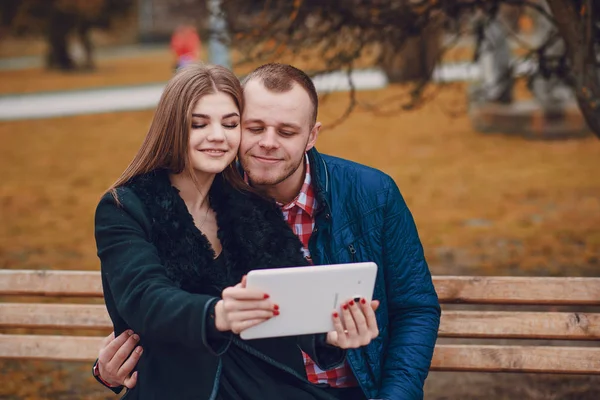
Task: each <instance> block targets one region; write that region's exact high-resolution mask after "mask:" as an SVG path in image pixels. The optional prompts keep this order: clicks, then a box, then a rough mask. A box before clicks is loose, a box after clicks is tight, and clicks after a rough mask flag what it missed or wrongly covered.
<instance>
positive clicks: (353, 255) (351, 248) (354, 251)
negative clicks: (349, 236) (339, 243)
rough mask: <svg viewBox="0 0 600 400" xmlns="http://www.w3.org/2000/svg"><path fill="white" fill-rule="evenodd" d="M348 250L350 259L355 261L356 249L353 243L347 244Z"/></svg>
mask: <svg viewBox="0 0 600 400" xmlns="http://www.w3.org/2000/svg"><path fill="white" fill-rule="evenodd" d="M348 250H349V251H350V259H351V260H352V262H356V249H355V248H354V245H353V244H352V243H350V245H349V246H348Z"/></svg>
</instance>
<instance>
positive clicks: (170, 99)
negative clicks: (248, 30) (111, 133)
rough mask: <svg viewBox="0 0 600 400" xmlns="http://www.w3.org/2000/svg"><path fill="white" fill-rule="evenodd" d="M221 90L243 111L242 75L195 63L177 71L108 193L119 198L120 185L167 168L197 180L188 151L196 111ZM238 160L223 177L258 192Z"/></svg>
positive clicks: (237, 187)
mask: <svg viewBox="0 0 600 400" xmlns="http://www.w3.org/2000/svg"><path fill="white" fill-rule="evenodd" d="M217 92H222V93H225V94H228V95H229V96H231V98H232V99H233V101H234V102H235V104H236V106H237V107H238V108H239V111H240V115H241V114H242V112H243V108H244V96H243V94H242V87H241V85H240V82H239V80H238V78H237V77H236V76H235V75H234V74H233V72H231V71H229V70H228V69H227V68H225V67H221V66H218V65H217V66H206V65H202V64H191V65H188V66H186V67H184V68H182V69H181V70H180V71H179V72H177V74H176V75H175V76H174V77H173V78H172V79H171V80H170V81H169V83H167V86H166V87H165V89H164V91H163V94H162V96H161V97H160V100H159V102H158V106H157V108H156V112H155V113H154V117H153V119H152V124H151V125H150V129H149V130H148V134H147V135H146V138H145V139H144V142H143V143H142V145H141V146H140V148H139V150H138V151H137V153H136V155H135V156H134V157H133V160H132V161H131V163H129V165H128V166H127V168H125V171H123V173H122V174H121V176H120V177H119V179H117V181H116V182H115V183H113V184H112V186H111V187H110V188H108V190H107V192H110V193H112V195H113V196H114V197H115V199H116V200H117V201H118V198H117V193H116V189H117V188H118V187H120V186H122V185H124V184H125V183H127V182H129V181H130V180H131V179H132V178H134V177H136V176H138V175H142V174H145V173H148V172H150V171H153V170H156V169H166V170H168V171H169V172H170V173H173V174H179V173H181V172H184V171H187V172H188V173H189V174H190V176H191V177H192V179H194V177H195V174H194V173H193V166H192V163H191V162H190V155H189V150H188V149H189V140H190V138H189V136H190V130H191V128H192V111H193V109H194V107H195V105H196V103H197V102H198V100H199V99H200V98H201V97H203V96H205V95H208V94H214V93H217ZM234 163H235V162H234ZM234 163H232V164H230V165H229V166H227V168H226V169H225V170H224V171H223V177H224V178H225V179H226V180H227V181H228V182H229V183H230V184H231V185H232V186H233V187H234V188H236V189H239V190H245V191H251V192H254V191H253V190H252V189H250V187H249V186H248V185H247V184H246V183H245V182H244V180H243V179H242V178H241V177H240V174H239V173H238V172H237V171H236V168H235V164H234Z"/></svg>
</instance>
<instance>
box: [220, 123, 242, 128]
mask: <svg viewBox="0 0 600 400" xmlns="http://www.w3.org/2000/svg"><path fill="white" fill-rule="evenodd" d="M238 125H239V124H223V127H224V128H226V129H235V128H237V127H238Z"/></svg>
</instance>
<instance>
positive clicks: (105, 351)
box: [98, 329, 133, 364]
mask: <svg viewBox="0 0 600 400" xmlns="http://www.w3.org/2000/svg"><path fill="white" fill-rule="evenodd" d="M131 335H133V331H132V330H131V329H129V330H126V331H125V332H123V333H121V334H120V335H119V336H117V337H116V338H115V339H114V340H112V341H111V342H110V343H108V345H107V346H105V347H104V348H102V349H100V353H99V355H98V360H100V361H101V362H102V364H108V363H109V362H110V360H112V358H113V357H114V356H115V353H116V352H117V351H118V350H119V349H120V348H121V346H123V343H125V342H126V341H127V339H129V337H130V336H131Z"/></svg>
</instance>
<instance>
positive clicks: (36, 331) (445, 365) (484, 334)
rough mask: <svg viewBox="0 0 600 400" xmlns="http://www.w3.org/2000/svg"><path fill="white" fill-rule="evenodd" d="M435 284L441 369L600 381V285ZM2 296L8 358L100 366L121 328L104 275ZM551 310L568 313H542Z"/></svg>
mask: <svg viewBox="0 0 600 400" xmlns="http://www.w3.org/2000/svg"><path fill="white" fill-rule="evenodd" d="M434 284H435V287H436V290H437V293H438V295H439V298H440V302H441V303H442V304H443V309H444V311H443V313H442V322H441V326H440V330H439V337H440V339H438V344H437V346H436V349H435V355H434V358H433V362H432V365H431V370H434V371H485V372H494V371H495V372H534V373H536V372H537V373H568V374H600V342H599V340H600V312H599V311H600V309H599V308H597V307H598V306H600V278H545V277H474V276H436V277H434ZM0 296H2V298H3V299H4V300H3V302H0V329H2V332H5V333H2V334H0V358H18V359H34V360H69V361H92V360H94V359H95V358H96V356H97V354H98V348H99V344H100V341H101V339H102V337H103V336H101V335H106V334H107V333H109V332H110V331H111V329H112V328H111V322H110V319H109V318H108V315H107V313H106V310H105V308H104V305H103V304H101V299H102V285H101V282H100V275H99V273H98V272H93V271H24V270H2V271H0ZM23 296H26V298H24V297H23ZM32 296H34V298H32ZM48 297H54V298H60V301H61V302H60V303H48V300H46V299H45V298H48ZM7 299H9V300H10V302H7ZM32 299H33V300H36V302H35V303H31V300H32ZM78 299H88V300H87V301H88V302H89V301H90V300H89V299H96V300H95V301H96V303H97V304H81V300H78ZM15 300H19V301H20V302H17V301H15ZM23 300H27V302H23ZM77 301H79V304H78V303H77ZM65 302H68V304H65ZM457 304H460V305H464V306H460V308H462V309H456V308H457V306H453V305H457ZM531 306H536V307H537V308H538V310H536V311H532V310H531V309H532V307H531ZM549 306H552V307H554V308H555V310H558V309H560V308H563V310H562V311H552V310H548V309H545V310H543V311H540V310H539V308H541V307H546V308H548V307H549ZM567 306H568V307H567ZM469 308H470V309H469ZM482 308H484V309H482ZM493 308H495V309H493ZM565 309H566V310H568V311H565ZM590 310H592V311H596V312H591V311H590ZM23 328H24V329H25V330H26V331H27V334H21V333H19V331H22V330H23ZM40 330H42V331H43V332H42V334H40ZM48 330H50V333H52V334H47V333H48ZM55 330H56V331H57V332H58V333H59V334H56V333H54V332H55ZM81 331H86V332H88V333H89V332H93V333H95V334H94V335H92V336H84V335H82V334H80V332H81ZM31 332H33V333H31ZM448 338H449V339H448ZM459 339H460V340H459ZM464 339H468V340H467V341H465V340H464ZM505 339H510V340H505ZM514 339H526V341H524V340H518V342H519V343H518V344H514ZM452 340H455V341H459V342H460V341H461V340H462V342H463V343H452ZM557 341H559V343H557ZM563 341H566V342H563ZM594 341H595V342H594ZM490 342H491V343H490ZM507 342H508V343H507ZM511 342H513V343H511Z"/></svg>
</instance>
